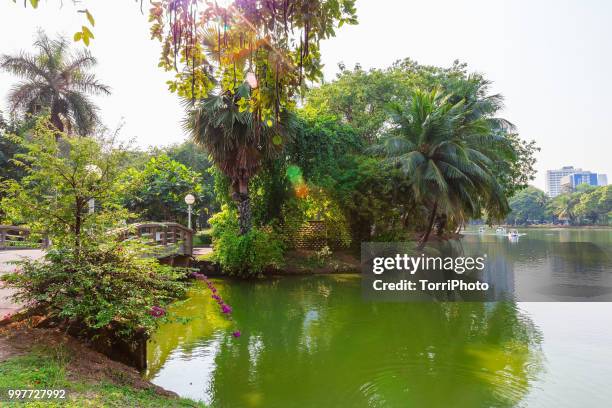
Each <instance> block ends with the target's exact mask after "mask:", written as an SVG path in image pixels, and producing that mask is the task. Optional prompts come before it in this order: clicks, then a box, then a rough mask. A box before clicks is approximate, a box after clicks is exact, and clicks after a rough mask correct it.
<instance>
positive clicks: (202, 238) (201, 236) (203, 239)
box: [193, 229, 212, 246]
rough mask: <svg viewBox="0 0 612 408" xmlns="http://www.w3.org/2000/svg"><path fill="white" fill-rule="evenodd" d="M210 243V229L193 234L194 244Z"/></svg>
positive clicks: (203, 244)
mask: <svg viewBox="0 0 612 408" xmlns="http://www.w3.org/2000/svg"><path fill="white" fill-rule="evenodd" d="M211 244H212V234H211V230H210V229H206V230H202V231H198V232H197V233H196V234H195V235H194V236H193V245H194V246H208V245H211Z"/></svg>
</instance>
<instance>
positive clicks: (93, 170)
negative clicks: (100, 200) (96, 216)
mask: <svg viewBox="0 0 612 408" xmlns="http://www.w3.org/2000/svg"><path fill="white" fill-rule="evenodd" d="M85 171H86V172H87V175H88V176H90V177H91V178H93V179H94V180H95V181H98V180H100V178H102V169H101V168H100V167H98V166H96V165H95V164H88V165H87V166H85ZM87 205H88V207H89V214H93V213H94V211H95V210H96V200H95V199H93V198H90V199H89V201H88V202H87Z"/></svg>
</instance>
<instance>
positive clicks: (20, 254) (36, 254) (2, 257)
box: [0, 249, 43, 319]
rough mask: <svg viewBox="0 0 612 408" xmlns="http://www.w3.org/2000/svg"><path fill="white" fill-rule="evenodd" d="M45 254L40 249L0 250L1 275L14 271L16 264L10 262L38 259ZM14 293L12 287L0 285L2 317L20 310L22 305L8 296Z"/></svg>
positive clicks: (0, 317)
mask: <svg viewBox="0 0 612 408" xmlns="http://www.w3.org/2000/svg"><path fill="white" fill-rule="evenodd" d="M42 256H43V251H41V250H40V249H16V250H9V251H0V275H4V274H6V273H9V272H12V271H13V270H14V269H15V265H11V264H9V263H8V262H11V261H18V260H19V259H21V258H24V257H25V258H30V259H38V258H40V257H42ZM12 294H13V290H12V289H7V288H2V287H0V319H2V317H3V316H4V315H6V314H7V313H14V312H16V311H17V310H19V308H20V306H19V305H17V304H15V303H13V301H12V300H11V299H8V298H7V297H8V296H10V295H12Z"/></svg>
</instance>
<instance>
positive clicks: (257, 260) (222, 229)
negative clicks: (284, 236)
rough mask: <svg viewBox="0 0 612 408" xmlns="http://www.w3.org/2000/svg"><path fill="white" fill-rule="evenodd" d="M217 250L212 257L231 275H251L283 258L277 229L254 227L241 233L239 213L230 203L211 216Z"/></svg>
mask: <svg viewBox="0 0 612 408" xmlns="http://www.w3.org/2000/svg"><path fill="white" fill-rule="evenodd" d="M209 222H210V224H211V225H212V227H213V228H212V237H213V244H214V247H215V251H214V254H213V257H212V259H213V260H214V261H215V262H217V263H219V265H221V268H222V270H223V271H224V272H226V273H227V274H229V275H236V276H241V277H251V276H257V275H261V273H262V272H263V271H264V270H266V269H268V268H278V267H279V266H280V265H281V264H282V262H283V245H282V241H281V240H280V239H279V238H278V237H277V236H276V234H275V233H274V232H273V231H266V230H264V229H262V228H257V227H253V228H252V229H251V231H249V232H248V233H247V234H244V235H240V234H239V229H238V221H237V214H236V212H235V211H232V210H230V209H229V207H227V206H223V208H222V211H221V212H220V213H217V214H215V215H214V216H213V217H212V218H211V219H210V221H209Z"/></svg>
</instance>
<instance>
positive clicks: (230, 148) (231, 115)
mask: <svg viewBox="0 0 612 408" xmlns="http://www.w3.org/2000/svg"><path fill="white" fill-rule="evenodd" d="M249 93H250V88H249V86H248V85H247V84H242V85H240V86H238V87H237V89H236V92H235V93H232V92H229V91H226V92H224V93H222V94H220V95H211V96H208V97H206V98H204V99H202V100H200V101H198V102H196V103H193V102H192V101H188V102H187V104H188V106H190V108H189V109H188V110H187V112H188V113H187V117H186V119H185V121H184V127H185V130H186V131H187V132H188V133H189V134H190V135H191V137H192V139H193V141H194V142H195V143H197V144H199V145H201V146H204V147H205V149H206V151H208V152H209V154H210V155H211V157H212V161H213V162H214V163H215V164H216V165H217V167H218V168H219V170H221V172H222V173H223V174H225V175H226V176H227V177H229V179H230V180H231V185H232V199H233V200H234V201H235V202H236V205H237V207H238V215H239V225H240V233H241V234H245V233H247V232H248V231H249V230H250V228H251V204H250V199H249V180H250V179H251V178H252V177H253V176H254V175H255V174H256V173H257V172H258V171H259V170H260V169H261V167H262V165H263V163H264V162H265V160H267V159H271V158H273V157H275V156H276V155H277V154H279V153H280V152H281V151H282V146H283V144H284V143H283V138H284V137H287V136H288V135H289V134H290V129H291V128H292V126H293V117H292V115H291V114H290V113H288V112H283V113H281V114H280V120H278V123H276V125H274V126H273V127H271V126H269V125H267V124H264V123H261V121H259V120H258V119H257V116H256V115H255V114H254V113H252V112H250V111H249V110H241V109H240V107H239V106H238V102H239V101H240V100H241V99H246V98H248V97H249Z"/></svg>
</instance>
